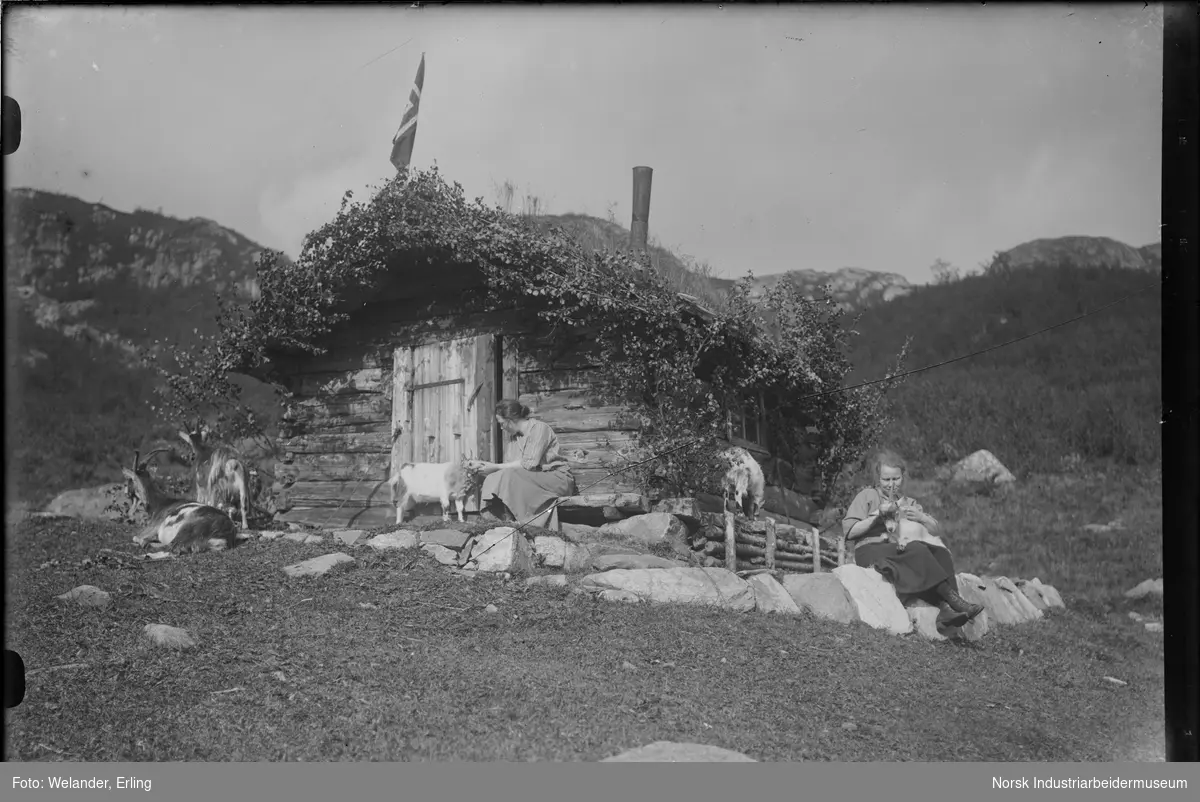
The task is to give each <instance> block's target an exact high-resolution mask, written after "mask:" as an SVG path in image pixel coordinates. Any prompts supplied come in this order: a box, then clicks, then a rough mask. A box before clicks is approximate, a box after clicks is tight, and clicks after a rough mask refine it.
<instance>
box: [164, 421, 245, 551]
mask: <svg viewBox="0 0 1200 802" xmlns="http://www.w3.org/2000/svg"><path fill="white" fill-rule="evenodd" d="M179 436H180V437H181V438H182V439H183V442H185V443H187V444H188V445H189V446H191V447H192V453H193V454H194V455H195V463H194V464H193V465H192V474H193V476H194V478H195V481H196V501H198V502H200V503H201V504H211V505H213V506H221V507H225V508H229V509H233V508H234V505H233V504H232V502H233V500H234V498H235V497H236V499H237V502H238V503H237V507H236V508H237V509H240V510H241V513H242V528H243V529H249V528H250V525H249V524H247V523H246V507H247V506H248V505H249V501H250V494H249V491H248V489H247V485H248V483H247V481H246V466H245V464H244V463H243V462H242V460H241V456H240V455H239V454H238V453H237V451H235V450H234V449H232V448H230V447H229V446H225V445H219V444H218V445H216V446H210V445H209V444H208V443H207V442H206V441H207V439H208V432H207V431H206V430H205V428H204V425H203V422H202V421H200V422H197V423H196V425H195V426H193V427H192V428H191V430H190V431H180V432H179Z"/></svg>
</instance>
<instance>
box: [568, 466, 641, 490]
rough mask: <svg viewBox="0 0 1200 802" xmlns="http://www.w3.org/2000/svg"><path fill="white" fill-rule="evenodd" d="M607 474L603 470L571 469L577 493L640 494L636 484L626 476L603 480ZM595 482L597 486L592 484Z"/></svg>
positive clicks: (618, 475) (621, 475)
mask: <svg viewBox="0 0 1200 802" xmlns="http://www.w3.org/2000/svg"><path fill="white" fill-rule="evenodd" d="M608 473H609V470H608V469H605V468H580V469H574V468H572V469H571V474H572V475H573V476H574V477H575V486H576V489H577V490H578V491H579V493H580V494H581V495H582V494H588V493H640V488H639V487H638V485H637V483H636V482H634V481H632V480H631V479H630V478H629V477H628V475H627V474H617V475H616V476H613V477H611V478H605V477H606V476H607V475H608ZM593 482H597V484H594V485H593V484H592V483H593Z"/></svg>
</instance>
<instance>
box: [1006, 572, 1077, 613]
mask: <svg viewBox="0 0 1200 802" xmlns="http://www.w3.org/2000/svg"><path fill="white" fill-rule="evenodd" d="M1017 587H1019V588H1021V590H1024V589H1025V588H1033V589H1034V590H1035V591H1036V592H1037V593H1038V595H1040V596H1041V597H1042V599H1043V600H1044V601H1045V602H1046V605H1047V606H1049V607H1054V608H1057V609H1059V610H1065V609H1066V608H1067V606H1066V605H1065V604H1063V600H1062V596H1060V595H1059V594H1058V591H1057V590H1055V589H1054V586H1053V585H1047V584H1046V583H1045V582H1043V581H1042V580H1040V579H1038V578H1037V577H1036V576H1035V577H1034V578H1033V579H1029V580H1024V579H1020V580H1017Z"/></svg>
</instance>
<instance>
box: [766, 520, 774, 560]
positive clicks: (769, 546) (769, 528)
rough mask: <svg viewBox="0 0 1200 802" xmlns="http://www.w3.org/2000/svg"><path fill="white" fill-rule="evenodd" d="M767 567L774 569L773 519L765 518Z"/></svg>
mask: <svg viewBox="0 0 1200 802" xmlns="http://www.w3.org/2000/svg"><path fill="white" fill-rule="evenodd" d="M767 569H768V570H772V571H773V570H775V519H774V518H767Z"/></svg>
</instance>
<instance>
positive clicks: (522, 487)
mask: <svg viewBox="0 0 1200 802" xmlns="http://www.w3.org/2000/svg"><path fill="white" fill-rule="evenodd" d="M496 420H497V421H498V422H499V423H500V427H501V428H502V429H503V430H504V433H505V434H506V435H515V436H516V438H517V449H518V451H517V454H516V455H515V456H516V458H515V459H513V460H511V461H509V462H500V463H497V462H487V461H484V460H472V461H471V462H469V463H468V466H469V467H470V468H471V469H472V470H475V471H480V472H482V473H486V474H487V478H485V479H484V480H483V489H482V492H481V494H480V500H481V503H482V504H483V506H484V508H485V509H488V510H489V511H490V512H492V514H493V515H495V516H496V517H497V518H502V519H504V518H515V519H516V520H517V521H518V522H520V523H526V522H528V524H529V525H530V526H540V527H543V528H546V529H558V508H557V507H554V508H553V509H547V507H549V506H550V505H552V504H554V502H556V501H557V500H558V499H559V498H560V497H562V496H573V495H575V477H574V476H572V474H571V469H570V467H568V465H567V461H566V460H565V459H563V457H562V455H561V454H559V451H558V435H556V434H555V433H554V430H553V429H551V428H550V425H549V424H547V423H544V422H543V421H540V420H536V419H533V418H530V417H529V407H527V406H525V405H524V404H522V403H521V402H520V401H515V400H512V399H505V400H503V401H501V402H499V403H498V404H497V405H496ZM506 513H507V514H506Z"/></svg>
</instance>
